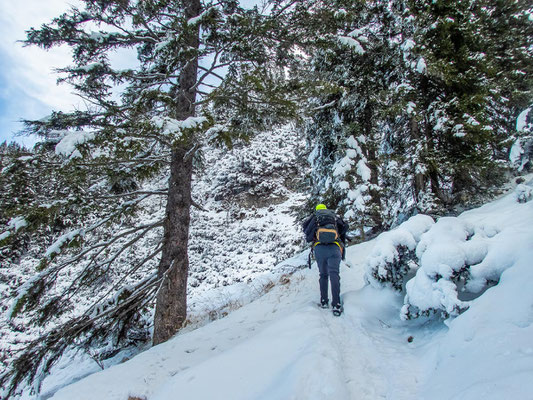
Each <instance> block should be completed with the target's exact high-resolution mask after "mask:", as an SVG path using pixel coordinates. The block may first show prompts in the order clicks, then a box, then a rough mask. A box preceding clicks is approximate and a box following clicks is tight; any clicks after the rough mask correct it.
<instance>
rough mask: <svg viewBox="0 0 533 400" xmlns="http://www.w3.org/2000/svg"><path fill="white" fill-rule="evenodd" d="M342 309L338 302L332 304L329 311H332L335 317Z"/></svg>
mask: <svg viewBox="0 0 533 400" xmlns="http://www.w3.org/2000/svg"><path fill="white" fill-rule="evenodd" d="M343 311H344V309H343V308H342V305H340V304H334V305H333V306H332V307H331V312H333V315H334V316H336V317H338V316H339V315H341V314H342V312H343Z"/></svg>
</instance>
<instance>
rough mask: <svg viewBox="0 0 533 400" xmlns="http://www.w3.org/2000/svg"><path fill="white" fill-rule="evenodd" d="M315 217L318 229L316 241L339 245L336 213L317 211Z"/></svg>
mask: <svg viewBox="0 0 533 400" xmlns="http://www.w3.org/2000/svg"><path fill="white" fill-rule="evenodd" d="M315 215H316V224H317V227H318V228H317V230H316V240H317V241H318V242H320V243H323V244H330V243H337V240H338V239H339V231H338V230H337V219H336V216H335V211H333V210H317V211H316V213H315ZM337 244H338V243H337Z"/></svg>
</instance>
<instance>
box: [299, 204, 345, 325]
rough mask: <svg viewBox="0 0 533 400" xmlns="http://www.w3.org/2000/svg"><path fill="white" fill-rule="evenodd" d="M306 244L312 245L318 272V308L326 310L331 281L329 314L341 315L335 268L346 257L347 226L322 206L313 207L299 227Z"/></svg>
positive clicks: (336, 269)
mask: <svg viewBox="0 0 533 400" xmlns="http://www.w3.org/2000/svg"><path fill="white" fill-rule="evenodd" d="M302 227H303V230H304V233H305V238H306V240H307V242H313V247H312V249H311V251H314V253H315V258H316V262H317V264H318V270H319V271H320V279H319V283H320V306H321V307H322V308H328V307H329V299H328V286H329V285H328V280H329V281H330V282H331V300H332V302H331V308H332V311H333V315H336V316H339V315H341V313H342V311H343V308H342V304H341V301H340V289H341V288H340V277H339V266H340V263H341V259H342V260H344V259H345V256H346V252H345V249H344V248H345V245H346V232H347V231H348V224H347V223H346V222H344V221H343V220H342V218H341V217H339V216H338V215H336V213H335V211H334V210H328V209H327V207H326V206H325V205H324V204H319V205H317V206H316V208H315V213H314V214H312V215H310V216H309V217H308V218H306V219H305V221H304V222H303V224H302Z"/></svg>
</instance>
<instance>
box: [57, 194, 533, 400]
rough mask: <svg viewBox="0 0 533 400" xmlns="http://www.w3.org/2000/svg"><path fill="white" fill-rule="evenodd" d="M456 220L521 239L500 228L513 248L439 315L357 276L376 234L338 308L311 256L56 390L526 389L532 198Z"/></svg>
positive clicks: (394, 395)
mask: <svg viewBox="0 0 533 400" xmlns="http://www.w3.org/2000/svg"><path fill="white" fill-rule="evenodd" d="M460 219H464V220H467V221H468V222H470V223H472V224H474V225H477V224H487V223H488V222H490V223H491V226H493V227H495V228H497V229H498V232H500V233H502V234H503V233H505V232H508V233H511V232H515V233H516V232H521V233H522V235H521V238H522V240H521V241H520V247H517V246H516V241H514V242H513V241H508V240H507V239H505V238H506V237H509V236H507V235H503V236H502V240H501V243H500V245H501V247H502V252H504V253H503V254H509V253H505V251H506V249H507V248H512V251H513V257H512V260H509V263H510V264H509V265H508V268H507V269H506V270H505V271H504V272H503V274H502V275H501V279H500V282H499V284H498V285H496V286H494V287H492V288H489V289H488V290H487V291H486V292H485V293H484V294H482V295H481V296H480V297H478V298H477V299H474V300H472V301H471V303H470V307H469V309H468V310H466V311H465V312H464V313H462V314H461V315H459V316H458V317H456V318H454V319H453V320H447V321H446V324H443V323H442V321H440V320H438V319H416V320H412V321H403V320H401V319H400V311H401V308H402V306H403V304H402V303H403V296H401V295H398V294H396V293H395V292H392V291H390V290H389V289H383V290H380V289H376V288H374V287H372V286H370V285H365V283H364V282H365V281H364V267H363V264H364V262H365V259H366V257H367V256H368V255H369V254H370V252H371V251H372V249H373V247H374V245H375V243H376V241H373V242H367V243H363V244H360V245H357V246H353V247H350V248H349V249H348V253H347V258H348V261H349V263H350V264H352V268H347V267H346V266H343V267H342V268H341V279H342V280H341V284H342V293H343V301H344V305H345V313H344V314H343V315H342V316H341V317H339V318H336V317H333V316H332V315H331V313H330V312H329V311H328V310H322V309H319V308H318V307H317V306H316V300H317V298H318V282H317V280H318V276H317V275H318V274H317V271H316V267H315V268H314V269H312V270H308V269H306V268H303V269H301V270H299V271H298V272H296V273H294V274H292V275H290V276H287V275H284V276H283V277H282V278H281V279H280V282H279V283H278V284H277V285H276V286H275V287H273V288H272V289H271V290H270V291H268V292H267V293H266V294H265V295H264V296H262V297H261V298H259V299H258V300H256V301H254V302H252V303H250V304H248V305H246V306H244V307H242V308H240V309H238V310H236V311H234V312H232V313H230V314H229V315H228V316H227V317H226V318H223V319H220V320H217V321H214V322H212V323H210V324H208V325H205V326H203V327H201V328H199V329H197V330H194V331H189V332H186V333H182V334H179V335H177V336H176V337H175V338H174V339H172V340H170V341H168V342H167V343H164V344H161V345H159V346H156V347H153V348H151V349H150V350H148V351H146V352H144V353H142V354H140V355H138V356H137V357H134V358H133V359H131V360H129V361H126V362H124V363H122V364H120V365H116V366H113V367H111V368H109V369H108V370H105V371H102V372H99V373H96V374H93V375H91V376H89V377H87V378H86V379H84V380H81V381H79V382H77V383H75V384H73V385H70V386H67V387H65V388H63V389H61V390H60V391H58V392H57V393H56V394H55V395H54V396H53V397H52V398H53V399H55V400H63V399H65V400H67V399H68V400H70V399H80V400H83V399H91V400H92V399H95V398H97V399H102V400H105V399H109V400H115V399H116V400H124V399H127V398H128V396H136V397H139V398H146V399H147V400H169V399H178V398H184V399H195V400H201V399H214V398H216V399H227V400H238V399H243V400H244V399H269V400H271V399H302V400H303V399H317V400H318V399H320V400H327V399H335V400H339V399H368V400H371V399H372V400H374V399H378V398H384V399H394V400H402V399H472V400H474V399H504V398H509V399H531V398H533V381H532V380H531V379H530V378H531V376H532V374H533V345H532V343H531V338H532V337H533V325H532V322H533V311H532V310H533V291H532V290H531V282H533V250H532V248H533V246H532V245H533V202H532V201H528V202H525V203H518V202H517V201H516V194H515V193H512V194H510V195H508V196H506V197H504V198H502V199H500V200H498V201H495V202H493V203H491V204H488V205H486V206H484V207H481V208H479V209H477V210H472V211H469V212H467V213H464V214H463V215H462V216H460ZM494 238H496V239H494ZM497 238H498V235H495V236H494V237H493V239H494V241H496V242H497ZM509 246H511V247H509ZM305 258H306V254H305V253H303V254H301V255H299V256H297V257H295V258H294V259H292V260H290V263H291V264H292V265H299V264H305ZM278 268H283V265H280V266H278ZM230 288H231V286H230V287H228V288H227V289H226V290H231V289H230ZM221 295H222V294H221ZM67 368H76V365H71V366H69V367H67Z"/></svg>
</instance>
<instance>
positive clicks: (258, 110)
mask: <svg viewBox="0 0 533 400" xmlns="http://www.w3.org/2000/svg"><path fill="white" fill-rule="evenodd" d="M83 3H84V9H83V10H82V9H77V8H72V9H71V10H70V11H68V12H66V13H65V14H63V15H61V16H59V17H57V18H55V19H54V20H53V21H52V23H50V24H45V25H43V26H41V27H40V28H39V29H31V30H30V31H28V33H27V40H26V42H25V43H26V44H27V45H37V46H40V47H42V48H44V49H50V48H52V47H53V46H57V45H67V46H69V47H71V49H72V52H73V65H71V66H68V67H65V68H62V69H60V70H59V72H60V73H61V78H60V80H61V81H64V82H67V83H69V84H71V85H72V86H73V88H74V89H75V91H76V92H77V93H78V94H79V95H80V96H81V97H82V99H84V101H85V102H86V104H87V108H86V109H84V110H76V111H73V112H69V113H62V112H54V113H52V115H50V116H49V117H48V118H46V119H42V120H39V121H27V131H28V132H29V133H33V134H37V135H40V136H41V137H42V138H43V140H44V146H45V147H47V148H48V151H44V152H43V153H42V154H35V156H42V157H41V158H42V159H44V158H45V157H49V158H50V159H51V162H50V163H48V164H47V165H46V166H47V167H48V168H51V169H52V168H55V170H56V171H58V173H59V174H60V175H61V176H62V179H63V182H62V183H63V185H61V186H64V187H65V188H67V189H68V190H67V191H68V195H67V196H66V197H65V198H63V199H61V200H59V199H57V198H56V199H55V200H54V201H52V204H53V207H52V208H51V210H54V209H55V207H56V205H60V206H61V207H62V208H63V209H66V210H69V211H70V212H71V213H72V214H73V215H75V216H74V217H73V218H72V220H73V221H74V222H76V223H74V224H72V229H70V230H69V231H68V232H67V233H66V234H63V235H61V236H59V237H57V235H56V236H55V238H54V240H55V241H54V242H53V244H52V245H51V246H49V247H48V249H47V251H46V252H45V254H44V256H43V258H42V261H41V263H40V264H39V266H38V268H37V270H38V271H39V272H38V273H37V274H36V275H35V276H34V277H33V278H32V279H30V281H28V282H27V283H26V284H24V285H23V286H22V287H21V288H19V290H18V295H17V298H16V301H15V303H14V306H13V307H12V310H11V317H12V318H16V317H17V315H21V314H26V315H30V316H32V320H33V322H34V323H37V324H39V325H42V326H44V327H46V329H44V332H45V333H44V335H43V336H42V337H40V338H39V339H38V340H35V341H32V342H31V343H29V344H28V345H27V346H26V349H25V350H24V351H22V352H21V354H20V355H19V356H18V358H17V359H16V360H15V361H14V362H13V363H12V365H11V368H10V370H9V371H8V372H7V373H5V374H3V376H2V378H1V379H2V384H3V386H5V387H7V388H8V390H7V393H8V395H10V394H13V393H14V391H15V390H16V388H17V386H18V385H19V384H20V383H21V382H22V381H23V380H26V381H27V382H31V381H33V380H36V382H37V384H36V385H35V387H37V388H38V386H39V382H40V380H41V379H42V377H43V376H44V374H45V373H46V372H47V370H48V369H49V368H50V366H51V365H52V364H53V363H54V362H55V361H56V360H57V359H58V357H60V355H61V354H62V352H63V351H64V350H65V349H66V348H67V347H68V346H71V345H73V343H74V341H76V345H77V346H88V345H90V344H91V343H93V342H94V341H95V340H97V339H98V338H100V337H107V336H112V337H113V338H114V343H115V344H117V343H119V342H120V341H121V340H123V339H124V337H125V334H126V332H127V331H128V329H130V328H131V325H132V324H134V323H135V321H138V319H139V318H140V314H141V313H142V310H143V309H144V307H145V306H146V305H147V304H148V303H149V302H151V301H152V300H153V299H155V302H156V309H155V316H154V334H153V343H154V344H158V343H161V342H164V341H166V340H168V339H169V338H170V337H172V335H174V334H175V333H176V331H177V330H178V329H180V328H181V327H182V326H183V324H184V322H185V319H186V311H187V297H186V295H187V273H188V257H187V245H188V235H189V223H190V208H191V206H193V205H194V204H195V202H194V200H193V199H192V197H191V185H192V176H193V160H194V157H195V153H196V152H197V151H198V149H200V148H201V147H202V146H203V145H204V144H205V143H208V142H209V143H221V144H228V145H231V141H232V140H234V139H235V138H244V137H245V136H246V135H249V134H250V133H251V132H252V131H253V129H256V128H257V127H260V126H265V125H267V124H269V123H272V122H273V121H279V118H276V116H278V117H280V118H282V117H286V116H289V115H292V114H293V112H294V109H295V108H294V105H293V102H292V101H291V100H290V96H289V95H288V94H289V93H290V91H291V90H292V89H293V88H294V86H293V85H291V83H290V82H287V80H286V76H285V74H284V73H283V69H282V67H283V65H284V63H285V62H286V57H287V56H288V53H284V52H276V51H275V49H276V48H279V47H280V45H281V44H282V42H283V38H281V37H280V36H279V34H278V32H279V31H280V30H279V29H277V24H276V21H275V19H273V18H271V17H268V16H265V15H262V14H261V13H260V12H259V10H258V9H257V8H254V9H252V10H245V9H243V8H242V7H240V6H239V5H238V3H237V2H235V1H232V0H223V1H217V2H201V1H200V0H176V1H154V0H143V1H123V0H115V1H111V0H105V1H93V0H84V2H83ZM118 50H122V51H124V50H132V51H134V52H136V58H137V60H136V62H133V63H132V65H131V66H130V67H129V68H126V69H118V68H115V67H114V66H113V60H112V58H113V52H115V51H118ZM161 175H162V176H167V177H168V180H166V179H165V180H166V182H163V183H162V186H161V187H159V188H155V189H149V190H146V189H143V187H142V183H143V181H145V180H146V179H147V178H152V177H154V176H161ZM153 196H163V198H165V199H166V212H165V216H164V218H163V219H162V220H157V221H150V222H148V223H145V224H143V225H142V226H130V227H128V228H126V225H124V224H123V225H122V228H123V229H121V230H119V231H117V232H115V233H114V234H113V235H112V236H111V237H109V235H108V234H105V233H102V232H101V228H102V227H103V226H105V225H110V224H114V223H118V222H121V223H124V222H126V221H127V220H128V218H129V217H128V215H131V214H132V213H134V212H136V210H138V208H139V205H140V204H141V203H142V202H143V201H145V200H146V199H148V198H150V197H153ZM36 203H38V202H36ZM41 205H42V204H41ZM198 206H199V205H198ZM41 209H42V207H41ZM20 211H21V212H22V214H24V213H26V214H28V213H29V214H31V210H30V209H28V208H26V209H21V210H20ZM28 219H31V218H28ZM38 222H39V221H35V224H32V226H31V227H28V229H29V228H32V229H33V228H35V225H37V224H38ZM40 222H45V220H41V221H40ZM154 230H156V231H157V232H160V234H156V236H155V237H158V238H159V240H155V241H154V245H153V248H152V249H151V250H150V251H149V252H148V254H147V256H146V257H145V258H143V259H141V260H137V262H136V263H134V264H132V265H129V268H124V266H122V267H121V268H122V271H120V276H119V278H118V279H117V280H115V281H113V282H112V283H111V284H109V285H108V287H109V290H108V291H107V292H106V296H107V297H106V296H104V297H100V298H96V299H94V301H93V302H92V304H91V305H90V306H89V307H88V308H86V309H85V310H83V312H82V313H81V314H78V315H70V317H69V319H68V321H67V322H66V323H58V320H57V317H58V316H59V315H61V314H63V313H66V312H68V311H70V310H71V309H72V307H71V302H72V301H73V298H74V297H73V296H74V295H75V294H78V295H79V293H85V292H84V291H86V289H85V287H86V286H87V285H90V284H103V283H105V282H106V279H108V278H107V276H108V274H109V271H110V267H111V266H112V265H113V264H116V263H117V262H118V261H119V260H121V256H122V255H123V254H124V252H125V251H126V250H127V249H128V248H129V247H131V246H134V245H135V244H136V243H137V242H138V241H139V240H140V239H141V238H143V237H146V236H147V235H150V234H151V232H152V231H154ZM155 259H159V261H158V268H157V272H155V273H154V274H152V275H149V276H145V277H143V278H142V279H137V280H136V281H135V280H134V283H133V284H130V285H125V284H124V281H125V279H127V278H131V277H132V276H134V275H132V274H135V273H136V272H138V271H139V270H140V269H141V268H142V267H143V266H144V264H146V263H149V262H151V261H152V260H155ZM122 261H123V260H122ZM69 269H72V271H69ZM67 271H69V272H67ZM66 272H67V273H68V274H70V273H71V272H72V273H74V274H75V276H74V279H73V280H72V284H71V285H70V286H69V287H68V288H67V289H66V290H65V291H64V292H62V293H59V294H58V293H55V294H53V295H48V294H47V293H48V292H49V291H50V290H51V289H52V288H53V287H54V284H55V282H56V280H57V279H61V276H62V275H63V274H65V273H66ZM36 374H37V375H36Z"/></svg>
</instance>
